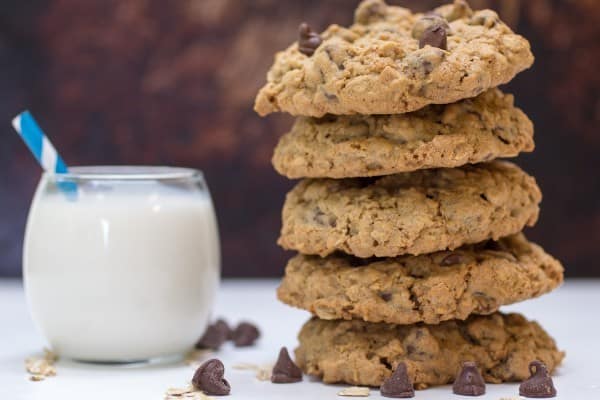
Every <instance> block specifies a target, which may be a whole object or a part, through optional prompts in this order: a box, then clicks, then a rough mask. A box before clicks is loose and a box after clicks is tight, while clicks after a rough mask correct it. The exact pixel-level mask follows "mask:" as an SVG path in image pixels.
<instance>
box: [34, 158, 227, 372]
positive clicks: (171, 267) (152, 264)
mask: <svg viewBox="0 0 600 400" xmlns="http://www.w3.org/2000/svg"><path fill="white" fill-rule="evenodd" d="M23 264H24V265H23V271H24V282H25V289H26V294H27V299H28V302H29V307H30V310H31V314H32V316H33V320H34V322H35V324H36V325H37V327H38V328H39V330H40V331H41V332H42V334H43V335H44V336H45V338H46V339H47V341H48V343H49V345H50V346H51V348H52V350H53V351H55V352H56V353H58V354H59V355H60V356H63V357H67V358H71V359H76V360H82V361H92V362H135V361H146V360H150V359H155V358H161V357H167V356H174V355H180V354H183V353H184V352H185V351H186V350H188V349H190V348H191V347H192V346H193V344H194V342H195V341H196V340H197V339H198V337H199V336H200V335H201V334H202V333H203V332H204V330H205V328H206V326H207V323H208V319H209V317H210V313H211V309H212V307H213V302H214V298H215V294H216V290H217V286H218V283H219V276H220V250H219V237H218V229H217V222H216V218H215V212H214V208H213V204H212V201H211V197H210V193H209V190H208V188H207V186H206V182H205V181H204V177H203V175H202V173H201V172H200V171H196V170H192V169H184V168H170V167H125V166H123V167H75V168H71V169H70V170H69V173H68V174H58V175H50V174H44V175H43V176H42V178H41V181H40V183H39V186H38V188H37V191H36V194H35V197H34V199H33V203H32V205H31V209H30V212H29V218H28V221H27V229H26V233H25V243H24V257H23Z"/></svg>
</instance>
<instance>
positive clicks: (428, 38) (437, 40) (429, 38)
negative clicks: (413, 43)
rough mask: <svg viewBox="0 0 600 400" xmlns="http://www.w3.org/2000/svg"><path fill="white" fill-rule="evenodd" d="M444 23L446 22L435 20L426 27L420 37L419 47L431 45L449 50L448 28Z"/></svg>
mask: <svg viewBox="0 0 600 400" xmlns="http://www.w3.org/2000/svg"><path fill="white" fill-rule="evenodd" d="M444 24H445V22H443V23H440V22H435V23H433V24H431V25H430V26H428V27H427V28H425V30H424V31H423V33H422V34H421V38H420V39H419V48H420V49H422V48H423V47H425V46H427V45H429V46H432V47H437V48H439V49H442V50H447V49H448V42H447V39H446V36H447V29H448V28H446V27H444ZM446 26H447V24H446Z"/></svg>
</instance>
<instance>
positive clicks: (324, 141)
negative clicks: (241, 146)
mask: <svg viewBox="0 0 600 400" xmlns="http://www.w3.org/2000/svg"><path fill="white" fill-rule="evenodd" d="M533 148H534V143H533V124H532V123H531V121H530V120H529V118H527V116H526V115H525V114H524V113H523V112H522V111H521V110H520V109H518V108H516V107H515V106H514V103H513V96H512V95H510V94H503V93H502V92H501V91H500V90H498V89H490V90H488V91H486V92H484V93H483V94H481V95H479V96H478V97H475V98H473V99H466V100H461V101H459V102H458V103H454V104H449V105H430V106H427V107H425V108H422V109H421V110H418V111H415V112H412V113H407V114H394V115H378V116H362V115H354V116H333V115H328V116H326V117H323V118H318V119H317V118H310V117H299V118H298V119H297V120H296V123H295V124H294V126H293V128H292V130H291V132H289V133H287V134H286V135H284V136H283V137H282V138H281V139H280V141H279V144H278V145H277V147H276V149H275V154H274V156H273V165H274V166H275V169H276V170H277V171H278V172H279V173H280V174H282V175H285V176H287V177H288V178H291V179H295V178H307V177H308V178H349V177H364V176H377V175H389V174H394V173H398V172H408V171H414V170H417V169H423V168H436V167H445V168H452V167H458V166H461V165H465V164H472V163H478V162H481V161H489V160H492V159H495V158H499V157H514V156H516V155H517V154H519V152H522V151H523V152H529V151H532V150H533Z"/></svg>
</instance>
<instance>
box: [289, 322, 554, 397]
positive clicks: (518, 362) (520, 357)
mask: <svg viewBox="0 0 600 400" xmlns="http://www.w3.org/2000/svg"><path fill="white" fill-rule="evenodd" d="M299 342H300V346H299V347H298V348H297V349H296V362H297V363H298V365H299V366H300V368H302V369H303V370H304V372H305V373H307V374H309V375H314V376H317V377H320V378H322V379H323V381H324V382H326V383H335V382H345V383H349V384H351V385H365V386H379V385H381V383H382V382H383V381H384V379H386V378H387V377H389V376H390V375H391V374H392V371H393V370H394V369H395V368H396V367H397V366H398V364H400V363H402V362H403V363H405V364H406V367H407V370H408V375H409V376H410V378H411V380H412V381H413V383H414V384H415V387H416V388H417V389H424V388H426V387H428V386H431V385H443V384H447V383H450V382H452V381H453V380H454V379H455V378H456V374H457V372H458V371H459V370H460V367H461V365H462V363H463V362H464V361H473V362H476V363H477V365H478V366H479V368H480V369H481V373H482V375H483V378H484V379H485V381H486V382H490V383H500V382H512V381H522V380H524V379H526V378H528V377H529V369H528V365H529V363H530V362H531V360H540V361H542V362H543V363H544V364H546V366H547V367H548V369H549V370H550V371H552V370H554V368H556V367H557V366H558V365H559V364H560V362H561V361H562V359H563V357H564V353H563V352H561V351H560V350H558V348H557V347H556V344H555V343H554V340H553V339H552V338H551V337H550V336H549V335H548V334H547V333H546V332H545V331H544V330H543V329H542V328H541V327H540V326H539V325H538V324H537V323H536V322H532V321H527V320H526V319H525V318H524V317H523V316H521V315H520V314H501V313H495V314H491V315H488V316H478V315H477V316H476V315H474V316H471V317H469V318H468V319H467V320H466V321H456V320H451V321H446V322H442V323H441V324H439V325H423V324H416V325H390V324H382V323H379V324H377V323H371V322H364V321H359V320H353V321H326V320H320V319H316V318H314V319H312V320H310V321H308V322H307V323H306V324H305V325H304V327H303V328H302V330H301V332H300V335H299Z"/></svg>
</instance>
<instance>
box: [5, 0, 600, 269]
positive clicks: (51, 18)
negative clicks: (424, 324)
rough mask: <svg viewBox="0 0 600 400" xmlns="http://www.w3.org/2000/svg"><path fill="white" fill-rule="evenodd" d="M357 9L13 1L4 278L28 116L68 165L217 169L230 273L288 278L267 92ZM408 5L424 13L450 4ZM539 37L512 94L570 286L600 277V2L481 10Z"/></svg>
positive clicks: (301, 4)
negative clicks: (275, 65)
mask: <svg viewBox="0 0 600 400" xmlns="http://www.w3.org/2000/svg"><path fill="white" fill-rule="evenodd" d="M356 3H357V0H353V1H349V0H329V1H323V0H321V1H319V0H310V1H308V0H303V1H292V0H285V1H284V0H244V1H240V0H180V1H170V2H166V1H164V0H93V1H92V0H88V1H81V0H44V1H42V0H37V1H32V0H30V1H27V2H25V1H21V0H3V2H2V7H1V10H0V122H1V126H2V128H1V129H0V132H1V135H0V275H1V274H5V275H19V274H20V251H21V250H20V249H21V240H22V239H21V238H22V235H23V227H24V223H25V218H26V212H27V209H28V206H29V201H30V198H31V196H32V194H33V190H34V187H35V184H36V180H37V178H38V176H39V172H40V171H39V169H38V167H37V165H36V164H35V162H34V160H33V158H32V157H31V156H30V154H28V152H27V150H26V149H25V147H24V145H23V144H22V143H20V142H19V139H18V137H17V135H16V134H15V133H14V132H12V130H11V128H10V119H11V118H12V117H13V116H14V115H15V114H16V113H18V112H19V111H21V110H22V109H23V108H29V109H30V110H31V111H32V112H33V113H34V115H35V116H36V117H37V118H38V120H39V121H40V122H41V123H42V125H43V126H44V128H45V130H46V131H47V132H50V134H51V137H52V139H53V141H54V142H55V144H56V145H57V147H58V148H59V149H60V151H61V152H62V153H63V155H64V157H65V159H66V160H67V163H70V164H72V165H76V164H125V163H127V164H173V165H182V166H191V167H197V168H201V169H203V170H204V171H205V172H206V175H207V177H208V180H209V185H210V186H211V189H212V191H213V196H214V199H215V202H216V206H217V211H218V216H219V222H220V226H221V233H222V238H223V253H224V272H225V274H226V275H229V276H232V275H235V276H267V275H280V274H281V272H282V268H283V265H284V262H285V259H286V257H287V255H286V254H284V253H283V252H282V251H281V250H279V249H278V248H277V247H276V245H275V239H276V236H277V232H278V229H279V210H280V208H281V204H282V201H283V196H284V193H285V191H286V190H287V189H288V188H289V187H290V186H291V182H288V181H286V180H285V179H284V178H282V177H279V176H277V175H276V174H275V173H274V172H273V171H272V169H271V167H270V164H269V159H270V156H271V151H272V148H273V146H274V144H275V142H276V140H277V137H278V135H279V134H280V133H282V132H284V131H285V130H286V128H287V127H288V126H289V123H290V119H289V118H288V117H286V116H283V115H277V116H272V117H269V118H267V119H260V118H258V117H257V116H256V115H255V114H254V113H253V111H252V103H253V97H254V95H255V92H256V91H257V89H258V88H259V86H260V85H261V84H262V83H263V82H264V76H265V73H266V71H267V68H268V66H269V65H270V63H271V61H272V57H273V53H274V52H275V51H276V50H277V49H281V48H283V47H285V46H287V44H288V43H289V42H291V41H292V40H294V39H295V34H296V28H297V26H298V24H299V22H301V21H303V20H306V21H308V22H310V23H311V24H312V25H313V26H314V27H315V28H317V29H319V30H321V29H324V28H325V27H326V25H327V24H328V23H331V22H337V23H341V24H348V23H349V22H350V21H351V18H352V10H353V8H354V6H355V5H356ZM394 3H401V4H404V5H407V6H411V7H415V8H417V9H420V10H425V9H428V8H431V7H433V6H434V5H439V4H440V2H438V1H423V0H412V1H409V0H406V1H402V2H398V1H396V2H394ZM472 5H473V7H474V8H480V7H482V6H483V5H491V6H492V7H494V8H496V9H498V10H499V12H500V14H501V15H502V17H503V18H504V19H505V20H506V21H507V22H508V23H509V24H510V25H511V26H512V27H513V28H514V29H516V30H517V31H518V32H520V33H522V34H523V35H525V36H527V37H528V38H529V39H530V40H531V42H532V46H533V50H534V53H535V54H536V56H537V61H536V64H535V66H534V68H533V69H532V70H529V71H526V72H524V73H522V74H521V75H519V76H518V77H517V79H515V80H514V81H513V82H512V83H511V84H510V85H508V87H507V88H506V90H507V91H511V92H513V93H515V94H516V97H517V104H518V105H519V106H521V107H522V108H523V109H524V110H525V111H526V112H527V113H528V114H529V115H530V117H531V119H532V120H533V121H534V122H535V124H536V142H537V150H536V152H535V153H533V154H529V155H525V156H522V157H521V158H519V163H520V164H521V165H522V166H524V167H525V169H526V170H528V171H529V172H530V173H532V174H533V175H535V176H536V177H537V178H538V182H539V184H540V186H541V187H542V190H543V192H544V202H543V207H542V214H541V220H540V222H539V223H538V225H537V226H536V227H535V229H532V230H530V231H529V236H530V237H531V238H533V239H535V240H537V241H539V242H540V243H542V244H543V245H544V246H545V247H546V248H547V249H548V250H549V251H550V252H552V253H553V254H555V255H556V256H557V257H559V258H560V259H562V260H563V261H564V263H565V266H566V268H567V274H568V275H570V276H577V275H579V276H581V275H587V276H591V275H596V276H600V266H598V265H597V263H598V260H600V206H599V204H600V180H599V179H598V175H599V173H600V157H599V155H598V152H599V151H600V134H599V133H598V132H597V130H598V128H599V124H598V121H599V120H600V100H599V89H600V78H599V77H600V73H599V69H600V65H599V64H600V63H599V61H600V49H599V47H600V3H599V2H598V1H597V0H570V1H568V0H564V1H550V0H527V1H525V0H522V1H517V0H504V1H491V0H489V1H472Z"/></svg>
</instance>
